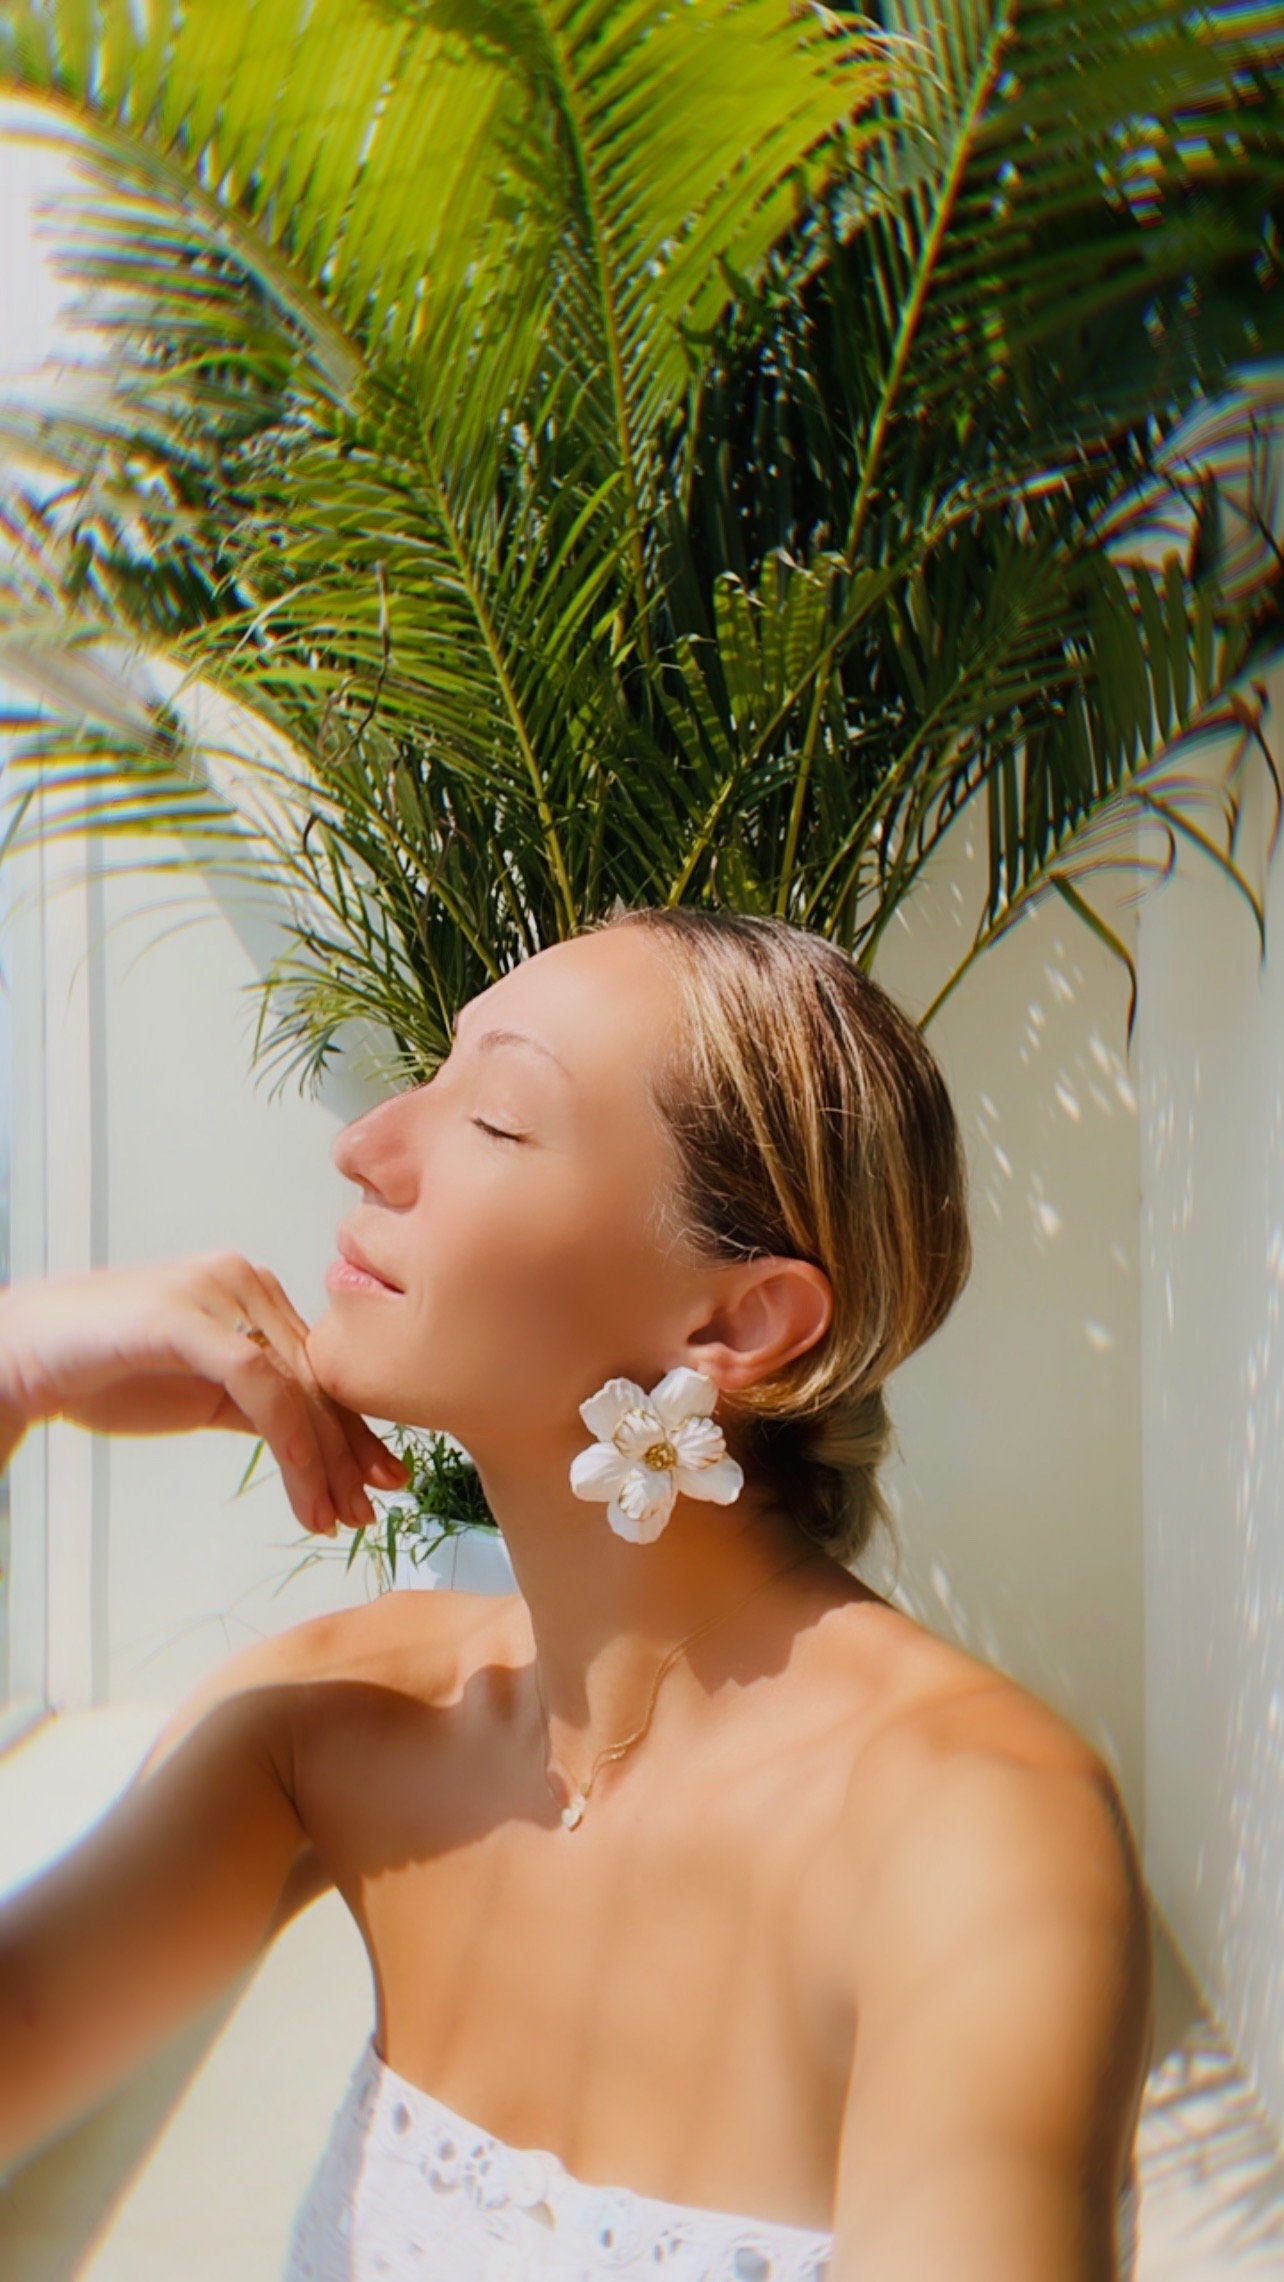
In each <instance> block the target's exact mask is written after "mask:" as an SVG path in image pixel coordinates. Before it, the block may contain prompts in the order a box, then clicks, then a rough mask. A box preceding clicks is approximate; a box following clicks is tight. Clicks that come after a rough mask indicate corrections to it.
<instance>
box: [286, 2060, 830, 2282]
mask: <svg viewBox="0 0 1284 2282" xmlns="http://www.w3.org/2000/svg"><path fill="white" fill-rule="evenodd" d="M831 2251H832V2237H831V2236H829V2235H827V2234H826V2235H821V2234H811V2233H808V2232H807V2231H806V2230H805V2229H803V2228H794V2227H779V2228H778V2227H773V2226H771V2225H762V2224H756V2223H754V2222H753V2221H749V2222H746V2221H745V2220H744V2219H742V2218H736V2217H734V2216H732V2215H730V2214H727V2215H724V2214H723V2213H721V2212H718V2211H707V2212H706V2211H700V2210H695V2209H688V2208H686V2207H685V2206H683V2205H679V2204H673V2203H665V2202H662V2201H660V2200H659V2199H658V2198H656V2197H652V2196H648V2195H637V2194H635V2193H634V2192H633V2191H632V2189H630V2188H627V2187H599V2186H595V2185H591V2184H590V2183H589V2182H587V2181H585V2180H581V2179H576V2178H575V2177H573V2175H572V2174H571V2173H570V2172H568V2171H567V2170H566V2168H565V2166H564V2164H563V2163H562V2162H561V2160H560V2158H559V2157H558V2156H556V2155H554V2154H553V2153H552V2151H551V2150H549V2149H544V2148H519V2147H510V2146H508V2145H507V2144H506V2143H505V2142H504V2141H503V2140H500V2139H496V2138H495V2137H494V2136H493V2135H492V2134H491V2133H489V2132H485V2131H482V2130H480V2129H479V2128H478V2127H477V2126H476V2125H474V2124H470V2123H468V2122H467V2121H466V2120H465V2118H463V2117H462V2116H458V2115H456V2114H455V2112H454V2111H453V2110H452V2109H450V2108H448V2107H446V2105H445V2103H444V2102H442V2101H439V2100H436V2099H435V2098H433V2097H432V2095H430V2094H428V2093H425V2092H422V2091H421V2090H420V2089H419V2087H417V2086H407V2085H405V2084H404V2082H403V2081H402V2079H401V2078H399V2077H398V2076H397V2075H396V2074H395V2072H394V2071H393V2070H391V2069H386V2068H385V2066H384V2064H383V2062H382V2061H381V2060H380V2059H379V2057H378V2055H377V2053H376V2052H375V2050H374V2039H373V2037H371V2038H370V2039H369V2040H368V2042H367V2044H366V2047H365V2049H364V2051H363V2053H362V2055H361V2058H360V2060H359V2061H358V2063H357V2066H356V2068H355V2069H354V2070H353V2074H352V2078H351V2081H350V2084H349V2088H348V2093H347V2096H346V2098H345V2100H344V2102H343V2104H342V2106H341V2108H340V2110H339V2112H338V2114H337V2115H336V2117H335V2119H334V2122H333V2124H332V2126H331V2130H330V2137H329V2141H328V2144H327V2147H326V2151H325V2154H324V2155H323V2157H322V2159H321V2162H320V2163H319V2164H318V2166H317V2169H316V2172H315V2174H314V2177H313V2180H312V2183H311V2186H310V2188H309V2192H308V2195H307V2196H306V2198H305V2200H304V2203H303V2205H302V2206H301V2209H300V2211H299V2214H298V2216H297V2218H296V2222H295V2230H294V2238H293V2241H292V2243H291V2251H290V2259H289V2261H288V2263H287V2266H286V2271H285V2274H284V2275H283V2277H282V2282H385V2277H386V2278H388V2282H392V2278H393V2277H395V2278H396V2282H441V2278H442V2277H443V2276H446V2275H449V2277H450V2282H593V2278H594V2277H596V2276H599V2275H600V2276H602V2277H604V2278H605V2277H610V2278H611V2282H644V2278H645V2282H824V2277H825V2275H826V2274H827V2272H828V2262H829V2256H830V2253H831Z"/></svg>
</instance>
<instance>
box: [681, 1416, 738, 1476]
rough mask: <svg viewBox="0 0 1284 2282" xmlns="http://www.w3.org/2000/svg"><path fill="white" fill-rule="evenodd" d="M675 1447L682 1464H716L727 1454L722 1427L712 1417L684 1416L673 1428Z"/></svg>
mask: <svg viewBox="0 0 1284 2282" xmlns="http://www.w3.org/2000/svg"><path fill="white" fill-rule="evenodd" d="M673 1447H674V1449H675V1451H676V1452H677V1456H678V1464H679V1465H680V1466H716V1464H717V1462H718V1460H719V1458H725V1457H726V1455H727V1445H726V1443H725V1442H724V1440H723V1438H722V1428H721V1427H720V1426H715V1424H714V1422H713V1420H712V1419H711V1418H684V1419H683V1421H682V1424H681V1426H675V1427H674V1429H673Z"/></svg>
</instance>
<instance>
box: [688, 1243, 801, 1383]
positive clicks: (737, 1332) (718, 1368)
mask: <svg viewBox="0 0 1284 2282" xmlns="http://www.w3.org/2000/svg"><path fill="white" fill-rule="evenodd" d="M732 1276H733V1279H734V1280H733V1281H731V1282H730V1283H729V1285H728V1286H727V1287H725V1296H724V1298H723V1299H722V1301H721V1302H720V1304H719V1305H718V1307H717V1308H716V1309H715V1310H714V1312H713V1313H712V1314H711V1315H710V1316H709V1318H708V1320H707V1321H706V1322H705V1323H703V1324H701V1325H700V1327H699V1328H698V1330H696V1331H694V1332H692V1334H691V1336H690V1341H689V1344H690V1348H691V1360H692V1363H693V1364H694V1366H695V1368H696V1369H697V1370H701V1371H706V1372H708V1374H709V1376H710V1377H711V1378H713V1379H716V1381H717V1384H718V1385H719V1386H720V1387H722V1388H723V1389H725V1391H726V1392H727V1393H728V1394H731V1393H734V1392H735V1390H736V1389H737V1388H739V1387H749V1386H753V1385H754V1384H755V1383H756V1381H757V1380H759V1379H768V1378H772V1377H774V1375H775V1373H776V1372H777V1371H782V1370H783V1369H784V1368H785V1366H786V1364H788V1363H792V1362H793V1361H794V1360H795V1359H796V1358H797V1357H798V1356H799V1355H805V1354H806V1353H807V1352H808V1350H809V1349H810V1348H812V1347H814V1346H816V1345H817V1343H818V1342H819V1341H820V1340H821V1339H823V1338H824V1336H825V1333H826V1332H827V1331H828V1329H829V1326H830V1323H831V1322H832V1320H833V1313H834V1295H833V1287H832V1285H831V1284H830V1281H829V1278H828V1276H827V1275H826V1274H825V1271H824V1269H823V1268H817V1267H815V1266H814V1265H813V1263H812V1262H811V1261H810V1260H794V1259H789V1258H773V1259H764V1260H752V1261H748V1262H746V1264H745V1266H744V1267H743V1268H742V1269H736V1270H734V1271H732Z"/></svg>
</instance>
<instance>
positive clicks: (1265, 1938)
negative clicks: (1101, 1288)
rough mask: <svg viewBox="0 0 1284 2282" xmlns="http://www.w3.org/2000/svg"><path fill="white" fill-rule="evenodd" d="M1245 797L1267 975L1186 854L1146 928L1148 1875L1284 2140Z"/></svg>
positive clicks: (1276, 1539)
mask: <svg viewBox="0 0 1284 2282" xmlns="http://www.w3.org/2000/svg"><path fill="white" fill-rule="evenodd" d="M1273 696H1274V729H1273V734H1274V741H1275V744H1276V746H1277V748H1278V745H1279V726H1280V723H1281V721H1282V720H1284V675H1278V674H1277V676H1276V678H1275V681H1274V685H1273ZM1223 757H1224V756H1223ZM1215 759H1216V756H1214V755H1213V754H1212V753H1209V754H1207V755H1206V756H1204V757H1203V759H1202V761H1200V762H1199V763H1198V764H1197V765H1198V767H1199V773H1200V774H1202V775H1204V776H1206V777H1209V778H1210V779H1211V776H1212V774H1213V771H1214V766H1215ZM1250 785H1251V787H1252V797H1251V802H1250V805H1249V808H1248V810H1247V812H1246V817H1245V829H1244V838H1243V840H1242V842H1241V845H1240V848H1239V850H1238V857H1239V861H1240V864H1241V867H1242V868H1243V869H1244V870H1245V871H1246V873H1247V875H1248V876H1249V878H1250V879H1254V880H1255V882H1256V883H1259V884H1260V883H1262V882H1265V885H1266V889H1267V946H1268V957H1267V961H1266V964H1265V966H1260V965H1259V946H1258V938H1257V932H1256V928H1255V926H1254V923H1253V920H1252V916H1251V914H1250V912H1249V910H1248V908H1247V906H1246V904H1245V903H1244V901H1243V899H1242V897H1241V896H1240V895H1239V894H1238V893H1237V892H1236V891H1235V890H1234V889H1233V888H1232V887H1231V886H1230V885H1229V884H1228V883H1227V882H1225V881H1224V880H1223V879H1221V878H1220V877H1219V876H1217V875H1216V874H1215V873H1214V872H1213V870H1212V867H1211V866H1209V865H1208V864H1206V863H1203V862H1202V861H1199V862H1197V861H1196V860H1195V859H1194V857H1193V856H1188V855H1185V854H1183V856H1182V859H1181V863H1180V867H1179V871H1178V875H1177V877H1176V878H1175V879H1174V880H1173V881H1172V882H1170V884H1169V885H1168V886H1166V887H1165V888H1164V889H1163V890H1162V892H1161V893H1159V894H1156V895H1153V896H1151V897H1150V898H1148V899H1147V901H1146V902H1145V903H1144V904H1143V906H1142V912H1141V927H1140V962H1141V983H1142V992H1141V1009H1142V1011H1141V1020H1140V1026H1139V1029H1140V1036H1139V1046H1140V1072H1141V1076H1140V1084H1139V1089H1138V1090H1139V1093H1140V1099H1141V1119H1142V1247H1141V1311H1142V1314H1141V1321H1142V1357H1143V1374H1142V1389H1141V1442H1142V1453H1143V1473H1144V1483H1145V1516H1146V1526H1145V1563H1146V1623H1147V1643H1146V1712H1147V1755H1146V1768H1147V1866H1148V1871H1149V1876H1150V1879H1151V1882H1152V1885H1153V1887H1154V1891H1155V1895H1156V1898H1157V1900H1158V1902H1159V1904H1160V1907H1161V1908H1162V1910H1163V1911H1164V1913H1165V1915H1166V1917H1167V1918H1168V1921H1169V1923H1170V1925H1171V1926H1172V1928H1173V1931H1174V1932H1175V1934H1176V1935H1177V1938H1178V1940H1179V1942H1180V1943H1181V1945H1182V1946H1183V1948H1184V1950H1185V1952H1186V1955H1187V1958H1188V1960H1189V1962H1190V1964H1191V1965H1192V1967H1193V1968H1194V1970H1195V1973H1196V1975H1197V1977H1198V1978H1199V1979H1200V1981H1201V1982H1202V1983H1203V1986H1204V1988H1205V1990H1206V1992H1207V1993H1208V1995H1209V1997H1210V1999H1211V2001H1212V2003H1213V2005H1214V2007H1215V2008H1216V2010H1217V2011H1218V2013H1219V2015H1220V2016H1221V2018H1222V2020H1223V2022H1224V2024H1225V2026H1226V2027H1227V2029H1228V2030H1229V2032H1230V2035H1231V2039H1232V2041H1233V2042H1234V2043H1235V2045H1236V2047H1237V2049H1238V2051H1239V2054H1240V2056H1241V2059H1242V2060H1243V2061H1244V2062H1245V2064H1246V2066H1247V2067H1248V2069H1249V2070H1250V2072H1251V2074H1252V2075H1253V2077H1254V2079H1255V2083H1256V2088H1257V2090H1258V2092H1259V2093H1260V2096H1261V2098H1262V2100H1263V2103H1264V2104H1265V2105H1266V2106H1267V2108H1268V2109H1269V2111H1270V2112H1271V2115H1272V2117H1273V2119H1274V2122H1275V2126H1276V2129H1277V2130H1278V2131H1279V2132H1280V2133H1281V2135H1282V2136H1284V1901H1282V1897H1284V1328H1282V1326H1281V1303H1282V1300H1284V863H1282V862H1281V861H1280V859H1279V858H1278V857H1277V859H1276V861H1275V863H1274V864H1273V865H1272V867H1271V871H1270V874H1269V877H1268V876H1267V875H1266V872H1265V838H1266V831H1267V830H1269V825H1270V823H1271V821H1272V817H1273V800H1268V798H1267V789H1266V787H1265V786H1264V784H1263V781H1262V772H1261V770H1260V768H1258V769H1256V770H1254V772H1253V775H1252V777H1251V778H1250ZM1281 855H1284V851H1281Z"/></svg>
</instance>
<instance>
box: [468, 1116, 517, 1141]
mask: <svg viewBox="0 0 1284 2282" xmlns="http://www.w3.org/2000/svg"><path fill="white" fill-rule="evenodd" d="M473 1124H474V1125H480V1127H481V1129H482V1132H483V1133H490V1134H492V1135H493V1136H494V1138H495V1140H496V1141H524V1140H525V1139H526V1135H525V1134H524V1133H507V1132H505V1130H504V1128H503V1126H502V1125H488V1124H487V1123H486V1120H485V1118H484V1117H475V1118H474V1119H473Z"/></svg>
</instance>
